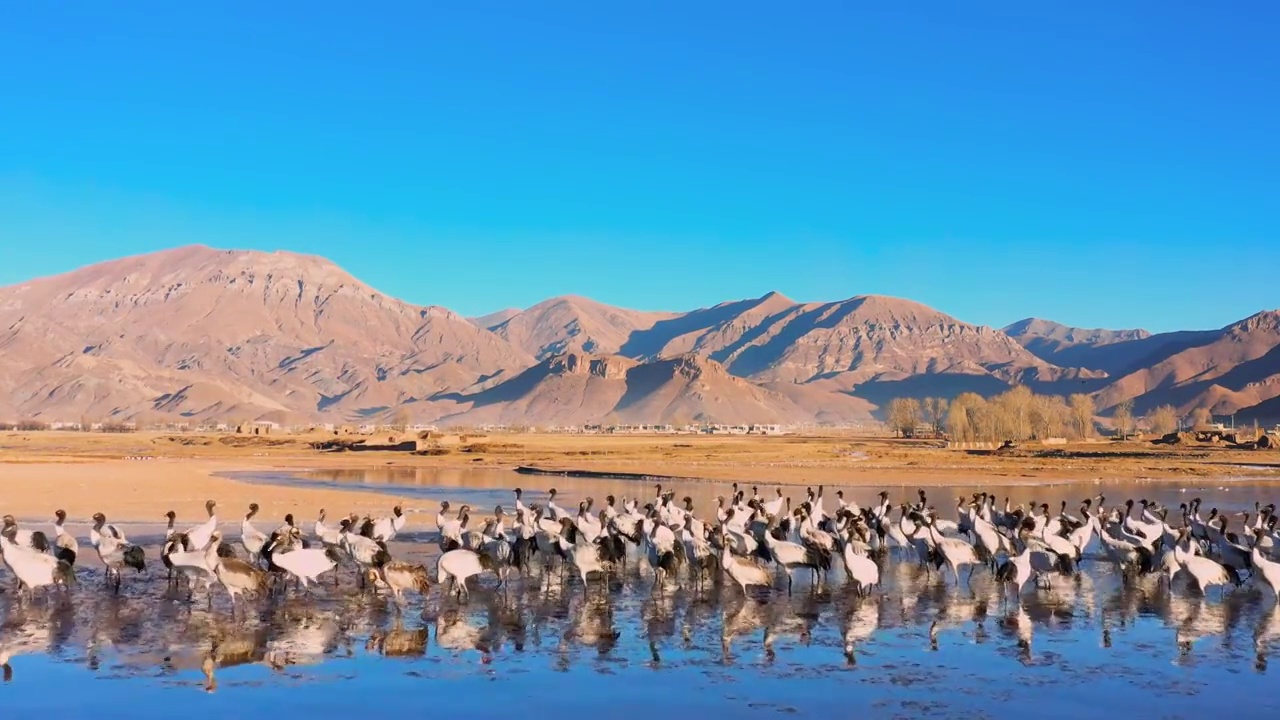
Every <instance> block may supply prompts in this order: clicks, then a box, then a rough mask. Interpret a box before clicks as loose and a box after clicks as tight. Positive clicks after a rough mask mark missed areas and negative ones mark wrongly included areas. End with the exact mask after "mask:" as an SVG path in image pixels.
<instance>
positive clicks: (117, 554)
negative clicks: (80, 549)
mask: <svg viewBox="0 0 1280 720" xmlns="http://www.w3.org/2000/svg"><path fill="white" fill-rule="evenodd" d="M89 540H90V541H91V542H92V543H93V546H94V549H96V550H97V551H98V558H99V559H100V560H102V564H103V565H105V566H106V567H107V572H106V581H107V582H108V583H109V584H110V583H111V581H112V580H113V579H114V580H115V582H114V584H113V586H114V588H115V591H116V592H117V593H118V592H120V583H121V579H122V578H121V576H120V571H121V569H123V568H126V567H131V568H133V569H135V570H137V571H138V572H139V573H141V572H142V571H143V570H145V569H146V554H145V553H144V552H143V550H142V548H141V547H138V546H137V545H134V544H131V543H130V542H129V541H128V539H127V538H126V537H125V535H124V533H123V532H121V531H120V529H119V528H117V527H116V526H115V525H108V524H107V517H106V515H103V514H102V513H95V514H94V516H93V528H92V529H91V530H90V531H89Z"/></svg>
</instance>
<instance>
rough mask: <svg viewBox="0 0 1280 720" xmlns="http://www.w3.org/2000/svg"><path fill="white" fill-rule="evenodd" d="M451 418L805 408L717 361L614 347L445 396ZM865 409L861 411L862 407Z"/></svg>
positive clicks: (554, 418)
mask: <svg viewBox="0 0 1280 720" xmlns="http://www.w3.org/2000/svg"><path fill="white" fill-rule="evenodd" d="M450 399H451V400H454V401H456V402H457V403H458V409H459V412H458V413H457V414H454V415H449V416H446V417H444V418H443V419H442V421H444V422H451V423H465V424H476V423H505V424H512V423H523V422H528V418H538V422H540V423H544V424H558V425H582V424H588V423H601V422H603V423H635V424H639V423H672V424H685V423H691V422H713V423H732V424H738V423H777V422H788V423H789V422H803V421H808V420H811V419H813V413H811V412H809V411H807V410H804V409H802V408H801V407H799V406H798V405H796V404H795V403H793V402H792V401H791V400H789V399H788V398H787V397H786V396H785V395H782V394H779V393H774V392H770V391H768V390H765V389H764V388H761V387H758V386H756V385H753V384H752V383H750V382H747V381H746V380H742V379H741V378H736V377H733V376H732V375H730V374H729V373H728V372H726V371H725V369H724V368H723V367H722V366H721V365H720V364H719V363H717V362H715V361H713V360H708V359H706V358H703V357H699V356H697V355H682V356H679V357H674V358H665V359H660V360H653V361H648V362H637V361H635V360H631V359H629V358H623V357H619V356H616V355H603V356H596V355H590V354H587V353H580V352H571V353H565V354H562V355H557V356H554V357H551V358H548V359H546V360H543V361H542V362H540V363H538V364H537V365H536V366H534V367H532V368H530V369H528V370H526V371H525V372H524V373H521V374H520V375H519V376H517V377H516V378H513V379H512V380H510V381H508V382H505V383H503V384H501V385H498V386H496V387H493V388H490V389H488V390H484V391H481V392H478V393H474V394H462V395H459V396H457V397H454V398H450ZM864 417H865V415H864Z"/></svg>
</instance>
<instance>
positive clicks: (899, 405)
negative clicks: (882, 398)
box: [888, 398, 920, 437]
mask: <svg viewBox="0 0 1280 720" xmlns="http://www.w3.org/2000/svg"><path fill="white" fill-rule="evenodd" d="M888 420H889V427H890V428H891V429H893V430H894V431H895V432H897V433H898V434H900V435H901V436H902V437H910V436H912V435H914V434H915V431H916V426H917V425H919V424H920V401H919V400H916V399H915V398H894V399H893V400H890V401H889V411H888Z"/></svg>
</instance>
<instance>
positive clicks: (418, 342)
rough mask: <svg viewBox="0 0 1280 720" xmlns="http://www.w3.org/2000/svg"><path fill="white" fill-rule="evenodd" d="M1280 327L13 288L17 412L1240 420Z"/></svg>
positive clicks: (796, 306) (66, 284)
mask: <svg viewBox="0 0 1280 720" xmlns="http://www.w3.org/2000/svg"><path fill="white" fill-rule="evenodd" d="M1276 326H1277V323H1276V313H1260V314H1259V315H1255V316H1253V317H1251V318H1248V319H1246V320H1244V321H1241V322H1240V323H1235V324H1233V325H1231V326H1229V327H1227V328H1224V329H1222V330H1214V331H1195V332H1183V333H1166V334H1161V335H1148V334H1147V333H1146V332H1144V331H1141V330H1127V331H1108V330H1080V329H1077V328H1069V327H1065V326H1062V325H1058V324H1056V323H1050V322H1047V321H1042V320H1025V321H1022V322H1019V323H1015V324H1014V325H1011V326H1009V327H1008V328H1006V329H1005V331H1003V332H1002V331H999V330H994V329H992V328H988V327H984V326H977V325H971V324H968V323H965V322H962V321H960V320H957V319H956V318H953V317H951V316H948V315H946V314H944V313H941V312H938V311H936V310H934V309H932V308H928V307H926V306H924V305H920V304H919V303H915V302H911V301H909V300H900V299H895V298H887V297H880V296H858V297H853V298H850V299H848V300H842V301H838V302H830V303H799V302H795V301H793V300H790V299H788V298H786V297H784V296H782V295H780V294H778V293H769V294H767V295H764V296H762V297H759V298H755V299H749V300H737V301H732V302H726V303H722V304H720V305H716V306H714V307H710V308H703V309H699V310H693V311H691V312H687V313H661V312H643V311H635V310H627V309H623V308H616V307H611V306H608V305H604V304H601V303H598V302H595V301H592V300H588V299H586V298H580V297H572V296H569V297H560V298H553V299H551V300H547V301H545V302H543V303H539V304H538V305H535V306H533V307H531V308H528V309H525V310H505V311H502V312H499V313H495V314H493V315H489V316H485V317H483V318H472V319H470V320H468V319H465V318H462V317H460V316H458V315H456V314H454V313H452V312H450V311H448V310H446V309H444V308H440V307H419V306H415V305H410V304H408V303H404V302H402V301H399V300H396V299H394V298H391V297H388V296H386V295H383V294H382V293H379V292H377V291H376V290H374V289H372V288H370V287H368V286H366V285H364V284H362V283H360V282H359V281H358V280H356V279H355V278H353V277H351V276H350V275H348V274H347V273H346V272H344V271H343V270H341V269H340V268H338V267H337V266H335V265H334V264H332V263H330V262H328V261H326V260H323V259H321V258H315V257H309V256H302V255H294V254H289V253H260V252H242V251H222V250H213V249H210V248H205V247H186V248H180V249H177V250H170V251H165V252H160V253H155V254H151V255H144V256H138V257H130V258H124V259H121V260H115V261H111V262H106V263H101V264H98V265H93V266H90V267H86V268H83V269H81V270H77V271H75V272H72V273H68V274H65V275H59V276H56V277H50V278H43V279H38V280H32V281H30V282H27V283H23V284H21V285H16V286H11V287H7V288H0V420H7V419H20V418H36V419H44V420H48V421H76V420H80V419H89V420H94V421H97V420H106V419H139V420H144V421H151V420H162V419H170V420H172V419H181V418H188V419H191V420H205V419H222V420H249V419H270V420H277V421H281V422H302V421H310V420H319V419H325V420H329V421H333V422H338V421H347V420H352V421H358V420H361V419H364V418H379V419H388V418H390V417H392V416H394V415H407V416H408V417H409V418H411V419H413V420H416V421H422V422H430V421H440V422H457V423H480V422H504V423H527V424H580V423H587V422H632V423H639V422H694V421H716V422H801V421H819V422H848V421H858V420H865V419H868V418H869V417H870V414H871V413H872V412H873V411H875V410H876V406H877V405H879V404H882V403H884V402H885V401H887V400H888V399H890V398H892V397H895V396H902V395H911V396H927V395H954V394H956V393H958V392H962V391H966V390H972V391H976V392H982V393H995V392H1000V391H1002V390H1004V389H1006V388H1008V387H1009V386H1010V385H1011V384H1013V383H1026V384H1029V385H1031V386H1032V387H1034V388H1035V389H1037V390H1038V391H1042V392H1062V393H1066V392H1080V391H1089V392H1096V393H1097V398H1098V401H1099V406H1100V407H1102V408H1107V407H1110V406H1112V405H1114V404H1115V403H1117V402H1120V401H1121V400H1124V399H1133V400H1135V403H1136V404H1137V405H1138V406H1139V408H1145V407H1148V406H1151V405H1155V404H1160V403H1164V402H1170V403H1173V404H1175V405H1177V406H1179V407H1183V408H1187V409H1189V408H1190V407H1194V406H1195V405H1198V404H1210V405H1212V406H1213V407H1214V409H1215V411H1218V412H1231V411H1239V410H1246V409H1247V408H1250V407H1255V406H1256V407H1259V408H1263V409H1265V408H1268V407H1275V403H1274V401H1273V400H1274V398H1275V397H1277V395H1280V379H1278V376H1280V368H1278V367H1277V358H1278V357H1280V351H1277V350H1276V347H1277V345H1280V332H1277V329H1276Z"/></svg>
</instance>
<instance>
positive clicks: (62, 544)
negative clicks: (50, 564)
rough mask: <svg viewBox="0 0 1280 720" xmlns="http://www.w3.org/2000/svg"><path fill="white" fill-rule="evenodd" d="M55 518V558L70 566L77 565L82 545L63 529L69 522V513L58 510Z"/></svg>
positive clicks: (54, 515)
mask: <svg viewBox="0 0 1280 720" xmlns="http://www.w3.org/2000/svg"><path fill="white" fill-rule="evenodd" d="M53 517H54V523H53V556H54V557H56V558H58V559H59V560H61V561H63V562H65V563H67V564H68V565H75V564H76V557H77V556H78V555H79V554H80V543H79V542H77V541H76V536H75V535H72V534H71V533H69V532H67V531H66V528H64V527H63V525H64V524H65V523H66V522H67V511H66V510H58V511H57V512H55V513H54V514H53Z"/></svg>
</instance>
